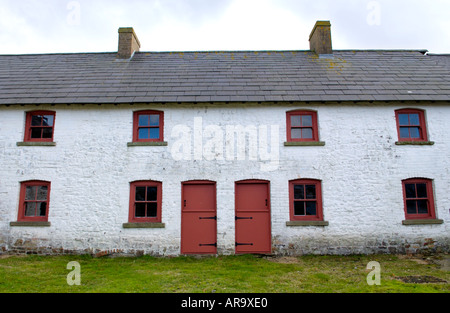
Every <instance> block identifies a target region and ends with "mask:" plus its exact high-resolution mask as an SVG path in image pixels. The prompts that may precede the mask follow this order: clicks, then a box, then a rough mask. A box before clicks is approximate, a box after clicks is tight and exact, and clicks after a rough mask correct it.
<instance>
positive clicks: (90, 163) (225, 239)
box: [0, 104, 450, 255]
mask: <svg viewBox="0 0 450 313" xmlns="http://www.w3.org/2000/svg"><path fill="white" fill-rule="evenodd" d="M403 107H418V108H422V109H425V110H426V116H427V123H428V133H429V140H431V141H435V144H434V145H432V146H397V145H395V141H397V129H396V123H395V113H394V110H395V109H398V108H403ZM149 108H151V109H158V110H163V111H164V114H165V125H164V126H165V130H164V134H165V140H166V141H167V142H168V146H162V147H155V146H150V147H149V146H143V147H128V146H127V142H131V141H132V122H133V111H134V110H140V109H149ZM302 108H304V109H313V110H317V112H318V123H319V135H320V140H321V141H324V142H325V146H318V147H315V146H312V147H285V146H284V145H283V143H284V141H285V140H286V126H285V120H286V117H285V112H286V111H288V110H293V109H302ZM35 109H39V110H41V109H42V110H44V109H48V110H54V111H56V121H55V134H54V140H55V142H56V146H55V147H22V146H21V147H19V146H17V145H16V142H19V141H23V132H24V124H25V112H26V111H29V110H35ZM449 117H450V106H449V105H448V104H447V105H427V106H417V105H408V106H404V105H402V104H398V105H392V104H390V105H387V104H386V105H379V104H377V105H369V104H367V105H361V104H355V105H331V104H327V105H325V104H324V105H320V106H306V105H302V104H300V105H291V106H277V105H267V106H246V107H239V106H231V105H230V106H225V105H223V106H219V105H217V106H208V107H206V106H188V105H185V106H182V105H179V106H169V105H167V106H146V105H118V106H111V105H102V106H98V105H92V106H91V105H84V106H81V105H71V106H39V107H35V106H10V107H4V106H3V107H1V109H0V168H1V175H0V199H1V201H0V249H3V251H5V252H6V251H19V250H20V251H37V252H42V253H61V252H64V251H65V252H76V253H84V252H87V253H96V252H99V251H105V250H114V249H117V250H118V251H120V252H122V253H131V254H134V253H146V254H154V255H177V254H178V253H179V251H180V223H181V214H180V213H181V182H182V181H187V180H199V179H208V180H213V181H216V182H217V214H218V221H217V227H218V230H217V233H218V235H217V237H218V238H217V243H218V251H219V253H224V254H232V253H234V182H235V181H238V180H242V179H266V180H269V181H270V186H271V209H272V212H271V214H272V215H271V218H272V241H273V242H272V246H273V252H274V253H276V254H306V253H343V254H346V253H375V252H415V251H419V250H421V249H424V248H425V249H440V250H444V251H448V249H449V246H450V244H449V243H450V236H449V234H450V228H449V223H450V214H449V213H450V212H449V209H450V193H449V190H450V158H449V155H450V145H449V143H450V132H449V126H448V120H449ZM199 121H201V123H202V130H203V135H204V138H203V145H204V146H205V145H206V144H207V142H209V143H211V142H210V141H209V140H210V138H211V137H208V134H207V131H209V130H215V131H218V132H220V131H222V132H223V136H224V137H223V138H224V139H223V140H222V141H221V140H218V141H217V142H218V143H220V141H221V142H222V143H223V145H224V150H222V151H223V154H222V155H220V154H219V155H218V157H220V156H222V158H223V160H217V158H218V157H217V156H216V155H214V154H208V153H203V154H200V155H199V154H198V152H199V151H198V150H195V149H198V147H199V145H198V143H199V142H198V141H194V135H193V132H194V130H195V125H197V126H198V125H199V124H198V123H199ZM195 123H197V124H195ZM177 125H178V126H177ZM180 125H182V127H181V128H183V127H184V128H185V129H188V128H189V129H190V130H191V131H192V143H191V145H190V146H191V147H192V154H190V155H183V157H184V158H188V159H190V160H175V159H174V158H177V157H179V154H177V153H175V152H176V151H173V147H174V145H176V144H177V143H180V139H179V137H178V136H179V134H177V136H175V137H171V135H172V134H174V135H175V133H172V132H173V130H174V129H180ZM211 125H215V126H213V127H211ZM226 125H242V126H247V125H262V126H270V125H275V126H274V128H268V130H269V131H270V130H272V129H277V128H278V130H279V135H278V138H277V140H276V142H277V145H276V146H271V147H273V148H274V149H275V150H273V151H276V149H278V151H279V152H278V153H279V155H278V156H279V159H278V156H277V157H276V159H274V160H273V161H276V162H275V163H274V164H275V165H277V166H275V167H273V168H267V164H268V163H267V162H265V161H261V156H262V155H261V153H260V152H258V154H257V157H258V159H259V160H256V161H254V160H249V159H248V155H246V158H245V160H236V159H233V160H230V159H227V158H226V155H225V152H226V150H225V147H226V145H227V141H226V140H227V137H226ZM197 135H198V134H197ZM256 144H257V143H256ZM247 149H251V146H247ZM196 153H197V154H196ZM210 157H212V160H206V159H205V158H210ZM278 161H279V163H278V164H277V162H278ZM265 166H266V167H265ZM410 177H426V178H430V179H433V182H434V193H435V205H436V216H437V218H439V219H442V220H444V223H443V224H439V225H410V226H405V225H402V220H404V219H405V217H404V209H403V194H402V184H401V180H402V179H406V178H410ZM296 178H315V179H320V180H322V199H323V211H324V219H325V220H326V221H328V222H329V226H324V227H323V226H302V227H292V226H286V221H288V220H289V194H288V181H289V180H291V179H296ZM34 179H38V180H47V181H51V194H50V208H49V221H50V222H51V226H50V227H44V228H39V227H12V226H10V224H9V223H10V222H11V221H16V220H17V212H18V201H19V190H20V182H21V181H26V180H34ZM147 179H148V180H157V181H161V182H162V183H163V185H162V188H163V202H162V222H163V223H165V228H160V229H151V228H144V229H125V228H123V227H122V224H123V223H126V222H128V209H129V192H130V191H129V183H130V182H132V181H134V180H147ZM430 242H431V244H430ZM27 249H28V250H27ZM0 253H1V250H0Z"/></svg>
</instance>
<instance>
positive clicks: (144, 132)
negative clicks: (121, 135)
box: [138, 128, 149, 139]
mask: <svg viewBox="0 0 450 313" xmlns="http://www.w3.org/2000/svg"><path fill="white" fill-rule="evenodd" d="M138 138H139V139H148V138H149V137H148V128H139V134H138Z"/></svg>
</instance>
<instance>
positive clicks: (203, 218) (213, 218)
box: [198, 216, 217, 220]
mask: <svg viewBox="0 0 450 313" xmlns="http://www.w3.org/2000/svg"><path fill="white" fill-rule="evenodd" d="M198 219H199V220H217V216H211V217H203V216H199V217H198Z"/></svg>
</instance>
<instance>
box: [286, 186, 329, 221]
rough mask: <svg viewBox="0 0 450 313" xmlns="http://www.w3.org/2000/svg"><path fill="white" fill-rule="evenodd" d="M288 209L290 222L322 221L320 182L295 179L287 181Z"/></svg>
mask: <svg viewBox="0 0 450 313" xmlns="http://www.w3.org/2000/svg"><path fill="white" fill-rule="evenodd" d="M289 208H290V220H291V221H322V220H323V211H322V188H321V182H320V180H315V179H297V180H291V181H289Z"/></svg>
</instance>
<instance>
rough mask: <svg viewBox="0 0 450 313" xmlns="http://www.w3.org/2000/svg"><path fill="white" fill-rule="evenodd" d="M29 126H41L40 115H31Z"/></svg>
mask: <svg viewBox="0 0 450 313" xmlns="http://www.w3.org/2000/svg"><path fill="white" fill-rule="evenodd" d="M31 126H42V116H40V115H33V116H31Z"/></svg>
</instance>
